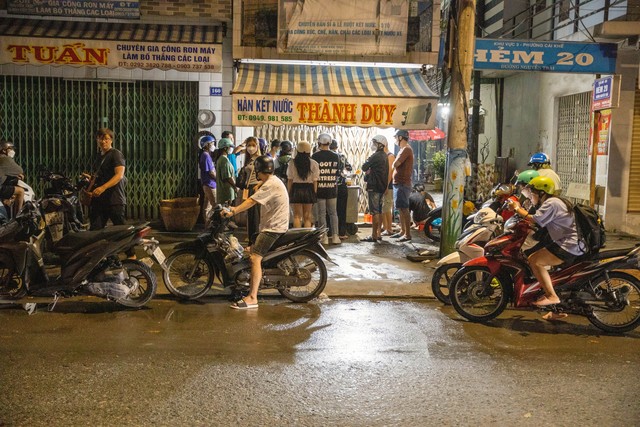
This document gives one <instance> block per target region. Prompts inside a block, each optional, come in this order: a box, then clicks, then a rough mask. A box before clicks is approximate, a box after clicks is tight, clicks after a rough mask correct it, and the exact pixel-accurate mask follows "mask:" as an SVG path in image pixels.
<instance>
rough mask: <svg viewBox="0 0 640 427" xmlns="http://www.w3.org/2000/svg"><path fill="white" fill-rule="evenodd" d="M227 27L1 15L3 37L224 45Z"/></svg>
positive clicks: (0, 33) (0, 31) (0, 27)
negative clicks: (63, 19) (58, 19)
mask: <svg viewBox="0 0 640 427" xmlns="http://www.w3.org/2000/svg"><path fill="white" fill-rule="evenodd" d="M224 30H225V28H224V26H223V25H221V24H218V25H167V24H140V23H131V22H105V21H100V22H93V21H57V20H46V19H26V18H7V17H1V18H0V36H17V37H46V38H63V39H89V40H115V41H137V42H159V43H196V44H221V43H222V40H223V37H224Z"/></svg>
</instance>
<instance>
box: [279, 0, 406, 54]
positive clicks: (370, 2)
mask: <svg viewBox="0 0 640 427" xmlns="http://www.w3.org/2000/svg"><path fill="white" fill-rule="evenodd" d="M408 15H409V0H395V1H383V2H381V1H379V0H280V9H279V22H278V52H279V53H315V54H338V55H404V54H405V53H406V49H407V26H408Z"/></svg>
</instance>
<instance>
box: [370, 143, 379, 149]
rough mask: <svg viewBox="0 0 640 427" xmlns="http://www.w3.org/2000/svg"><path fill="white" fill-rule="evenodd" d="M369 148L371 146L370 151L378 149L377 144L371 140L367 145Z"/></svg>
mask: <svg viewBox="0 0 640 427" xmlns="http://www.w3.org/2000/svg"><path fill="white" fill-rule="evenodd" d="M369 148H371V151H378V144H376V143H375V142H372V143H371V144H370V145H369Z"/></svg>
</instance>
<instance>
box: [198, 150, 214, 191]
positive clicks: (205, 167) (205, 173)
mask: <svg viewBox="0 0 640 427" xmlns="http://www.w3.org/2000/svg"><path fill="white" fill-rule="evenodd" d="M199 166H200V181H201V182H202V185H206V186H207V187H209V188H216V180H215V179H214V178H213V177H212V176H211V175H210V174H209V172H211V171H213V172H215V170H216V168H215V166H213V160H212V159H211V154H210V153H209V152H207V151H203V152H202V153H201V154H200V162H199Z"/></svg>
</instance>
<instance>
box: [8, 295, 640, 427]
mask: <svg viewBox="0 0 640 427" xmlns="http://www.w3.org/2000/svg"><path fill="white" fill-rule="evenodd" d="M0 324H2V330H1V331H0V366H1V367H2V368H0V425H32V426H39V425H54V426H58V425H65V426H67V425H136V426H138V425H216V426H218V425H219V426H222V425H224V426H227V425H239V426H245V425H265V426H268V425H269V426H270V425H292V426H293V425H295V426H332V425H336V426H338V425H340V426H342V425H349V426H360V425H362V426H386V425H402V426H424V425H469V426H471V425H523V426H540V425H549V426H555V425H587V426H592V425H593V426H595V425H616V426H618V425H619V426H623V425H638V424H639V423H640V405H638V398H637V389H638V383H639V381H640V361H639V360H638V357H637V355H638V354H639V352H640V333H639V332H637V331H636V332H632V333H629V334H626V335H624V336H612V335H606V334H602V333H601V332H599V331H598V330H597V329H595V328H594V327H593V326H591V325H589V324H588V323H587V322H586V321H585V320H584V319H582V318H578V317H575V318H571V321H570V322H569V321H567V322H555V323H550V322H545V321H542V320H540V319H539V318H537V317H536V316H535V315H534V313H529V312H518V311H507V312H506V313H505V314H503V315H502V316H501V317H500V318H499V319H497V320H496V321H494V322H492V323H491V324H489V325H479V324H472V323H469V322H466V321H463V320H461V319H460V318H459V317H458V316H457V315H456V314H455V312H454V311H453V310H452V309H451V308H449V307H442V306H440V305H439V304H437V303H435V302H433V301H430V300H409V301H408V300H397V299H389V298H387V299H366V300H357V299H332V300H324V301H323V302H320V303H312V304H293V303H288V302H286V301H284V300H282V299H280V298H269V297H266V298H263V299H262V301H261V306H260V308H259V309H258V310H255V311H244V312H242V311H236V310H231V309H229V308H228V303H227V302H226V301H225V300H224V299H223V298H220V297H217V298H215V297H214V298H211V297H210V298H205V299H204V300H203V301H200V302H197V303H188V304H187V303H179V302H177V301H174V300H171V299H168V298H160V299H156V300H153V301H152V302H151V304H150V305H149V307H148V308H147V309H144V310H139V311H129V310H120V309H119V308H118V307H116V306H115V305H113V304H110V303H106V302H102V301H100V300H97V299H94V298H85V299H83V300H73V301H71V300H69V301H63V302H61V303H59V304H58V306H57V307H56V309H55V311H54V312H52V313H49V312H46V311H44V310H40V311H38V312H37V313H36V314H34V315H31V316H28V315H27V314H26V313H25V312H24V311H22V310H19V309H13V308H4V309H0Z"/></svg>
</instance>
